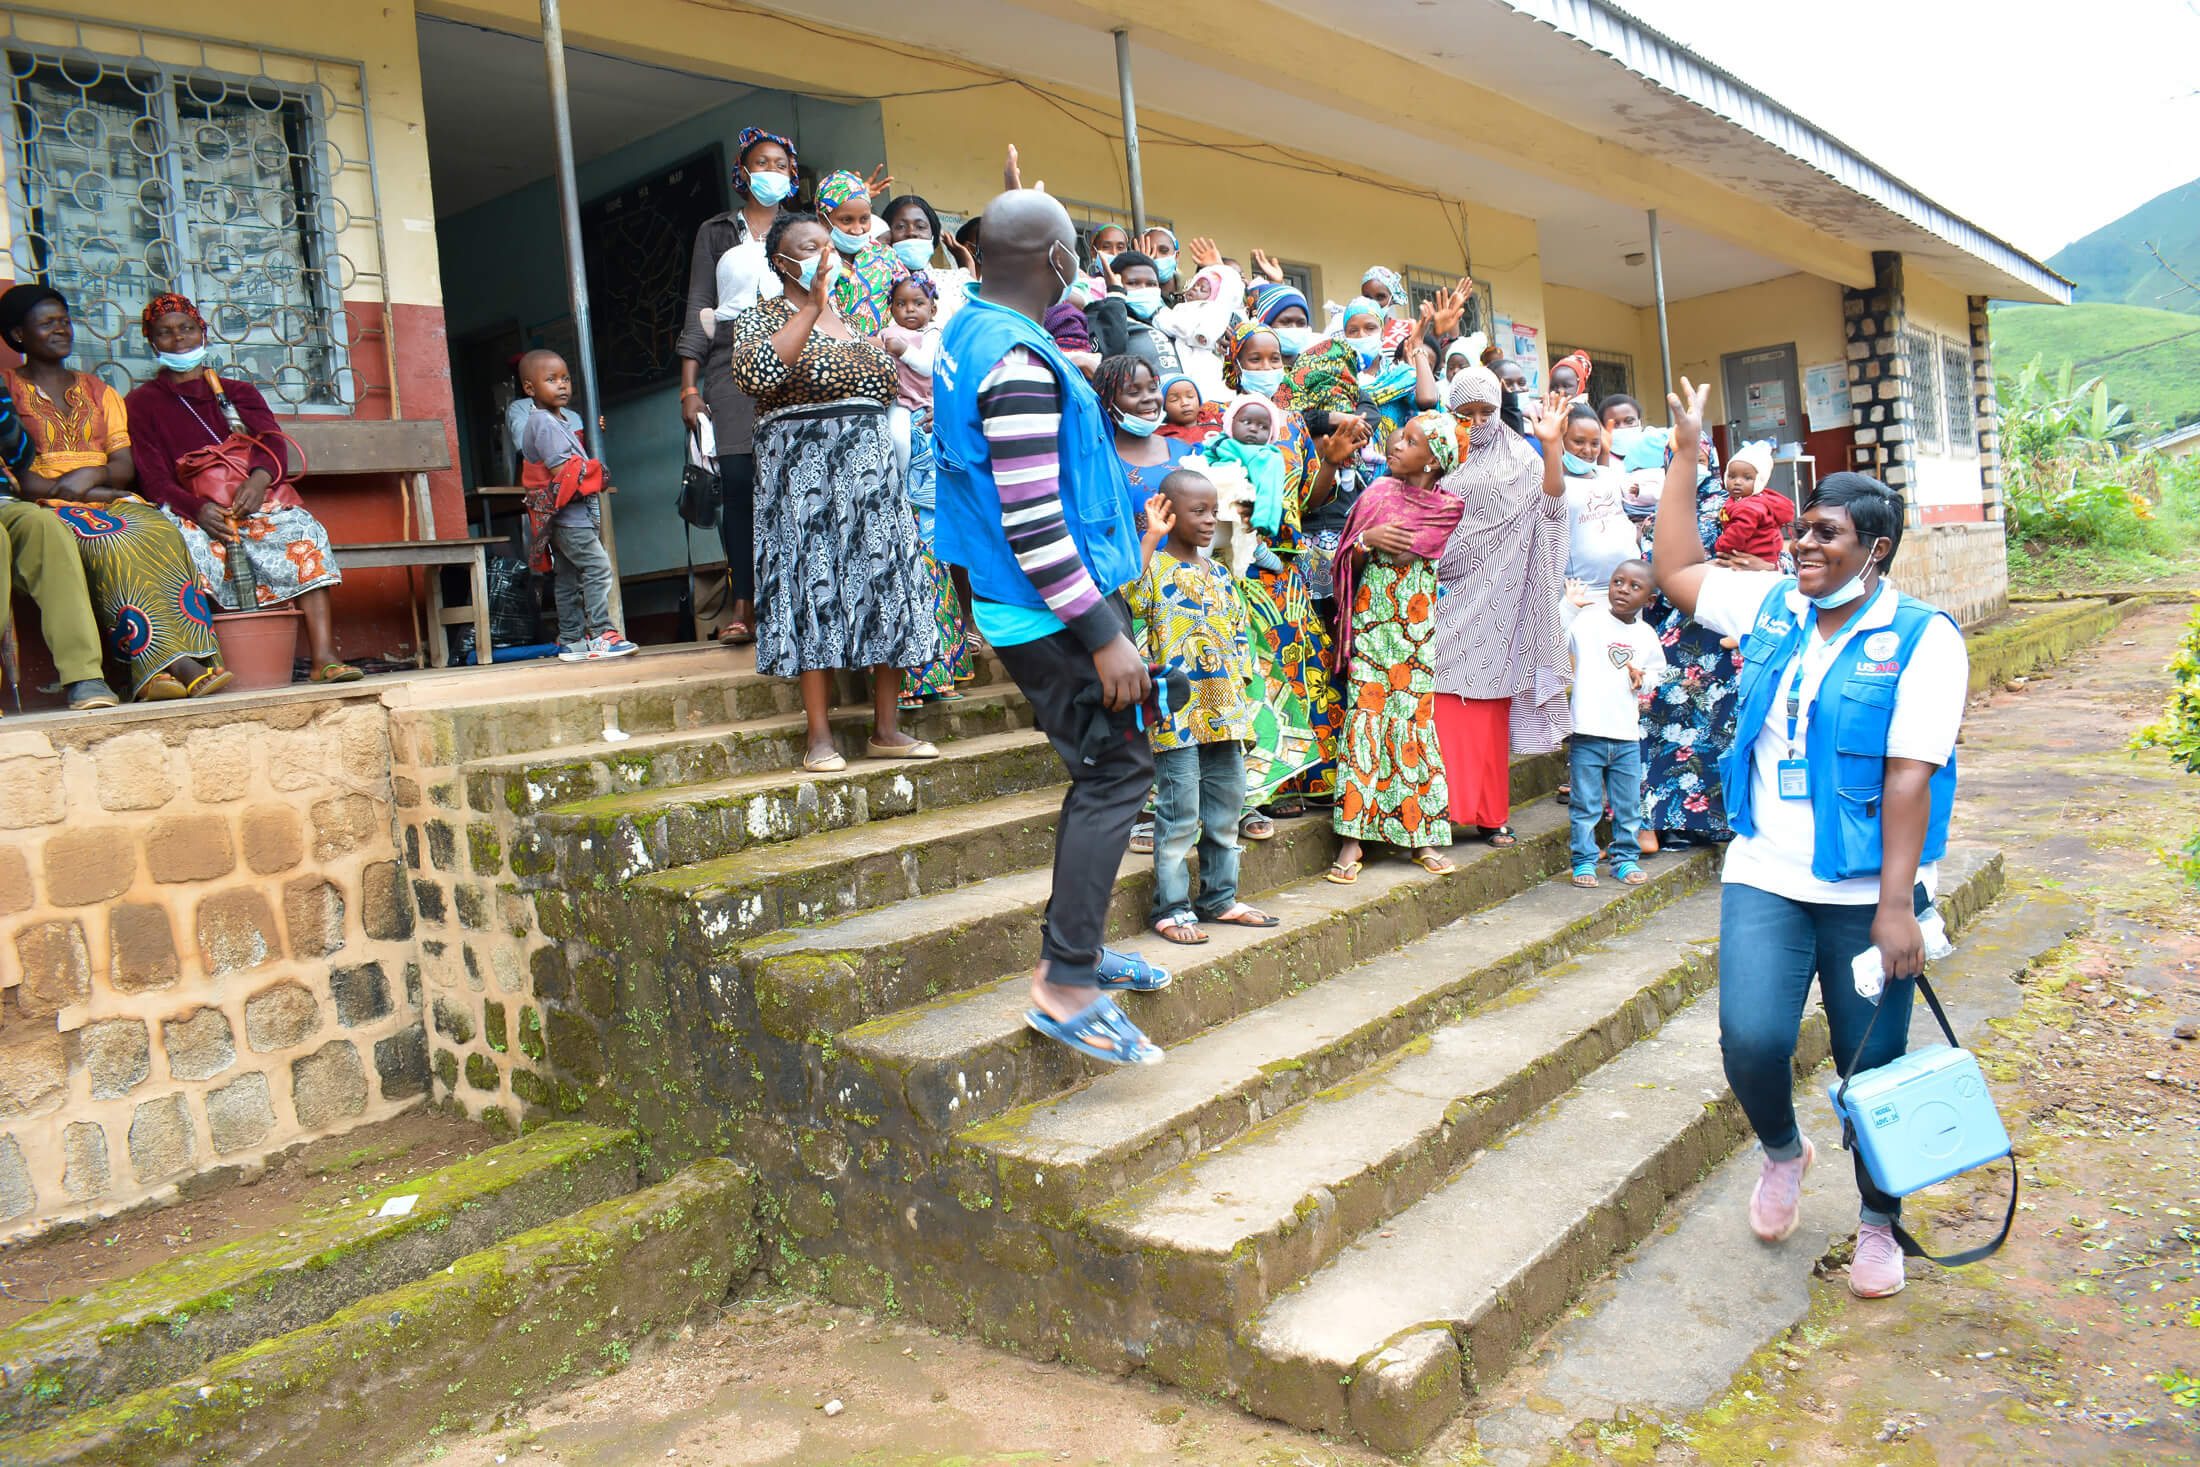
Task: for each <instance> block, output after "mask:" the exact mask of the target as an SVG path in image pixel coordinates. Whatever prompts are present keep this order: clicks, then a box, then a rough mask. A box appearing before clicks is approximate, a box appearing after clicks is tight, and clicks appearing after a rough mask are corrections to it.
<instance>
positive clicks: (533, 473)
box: [519, 349, 641, 662]
mask: <svg viewBox="0 0 2200 1467" xmlns="http://www.w3.org/2000/svg"><path fill="white" fill-rule="evenodd" d="M519 385H520V390H521V391H522V392H524V393H526V394H527V396H528V398H529V399H530V400H531V401H532V402H533V403H534V405H535V410H534V411H533V412H532V413H530V414H528V416H527V421H526V423H525V425H524V426H523V427H522V428H521V429H520V438H519V454H520V460H521V469H520V478H521V481H522V482H523V483H526V484H527V486H528V488H529V489H530V490H535V491H539V492H540V493H541V496H542V498H541V501H540V503H541V505H542V506H543V509H544V510H545V511H546V512H544V513H538V512H537V509H536V505H537V500H536V495H535V494H530V495H529V496H528V498H529V514H528V518H529V521H530V524H529V529H530V532H531V533H530V536H529V538H530V540H531V541H533V542H535V546H534V552H535V553H534V555H533V556H532V557H531V558H532V559H534V561H535V563H536V568H537V569H541V568H543V567H542V565H541V555H542V553H543V552H544V551H547V553H548V555H549V558H550V561H551V564H552V566H553V567H554V569H555V571H556V576H557V579H556V591H557V599H558V649H559V650H558V659H559V660H560V661H561V662H592V661H595V660H597V659H600V658H604V657H628V656H631V655H633V654H634V653H635V652H638V651H640V650H641V649H640V648H638V647H636V646H635V645H634V644H633V643H632V642H629V641H628V640H627V639H626V638H625V637H623V636H621V635H620V633H619V629H618V628H617V627H616V626H614V625H612V622H611V556H610V555H609V554H608V553H607V552H606V551H605V550H604V548H603V535H602V532H601V531H600V529H599V528H598V527H599V526H600V525H601V524H602V522H603V519H602V517H603V508H602V506H601V505H600V504H598V503H597V499H596V491H597V490H598V489H599V488H600V487H601V486H602V483H603V474H602V470H601V469H600V468H598V469H597V470H596V472H595V473H594V475H593V476H591V475H590V474H589V472H588V470H589V468H590V467H591V466H592V465H591V461H590V460H589V458H588V451H587V450H586V449H585V448H583V447H582V446H581V439H580V431H579V429H580V419H579V418H578V417H575V416H574V415H573V414H572V413H570V412H568V411H566V407H565V405H566V404H567V403H568V402H571V401H572V400H573V378H572V374H571V373H569V372H568V371H567V370H566V366H565V358H563V357H561V356H559V355H558V354H557V353H556V352H554V351H543V350H540V349H538V350H535V351H531V352H529V353H527V355H525V356H523V357H521V358H520V360H519ZM543 542H547V543H546V544H545V543H543Z"/></svg>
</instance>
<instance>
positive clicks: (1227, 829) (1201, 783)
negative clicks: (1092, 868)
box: [1150, 743, 1245, 922]
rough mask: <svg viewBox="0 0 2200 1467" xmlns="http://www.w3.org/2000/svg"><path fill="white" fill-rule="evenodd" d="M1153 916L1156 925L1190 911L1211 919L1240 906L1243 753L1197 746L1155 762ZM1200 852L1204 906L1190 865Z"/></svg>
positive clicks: (1230, 747) (1161, 754)
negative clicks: (1195, 849)
mask: <svg viewBox="0 0 2200 1467" xmlns="http://www.w3.org/2000/svg"><path fill="white" fill-rule="evenodd" d="M1153 787H1154V800H1153V818H1154V828H1153V913H1152V916H1151V918H1150V920H1152V921H1155V922H1159V921H1161V920H1162V919H1163V918H1165V917H1172V916H1175V915H1176V914H1177V913H1179V912H1181V911H1183V910H1184V909H1185V908H1187V907H1189V908H1190V909H1191V910H1192V911H1193V913H1194V914H1196V915H1197V916H1200V917H1202V918H1213V917H1217V916H1220V915H1221V914H1222V913H1224V912H1227V911H1229V910H1230V908H1232V907H1233V906H1236V905H1237V884H1238V856H1239V854H1240V851H1241V847H1240V846H1239V844H1238V820H1239V818H1240V817H1242V816H1243V815H1244V813H1245V748H1244V746H1243V745H1242V744H1236V743H1223V744H1198V745H1195V746H1194V747H1192V748H1188V749H1160V750H1156V751H1155V753H1154V756H1153ZM1195 841H1196V842H1197V843H1198V846H1199V899H1198V900H1197V901H1196V902H1195V901H1194V900H1193V899H1192V874H1191V871H1190V870H1189V869H1188V868H1187V867H1186V865H1185V858H1186V857H1188V856H1190V855H1191V853H1192V846H1193V843H1194V842H1195Z"/></svg>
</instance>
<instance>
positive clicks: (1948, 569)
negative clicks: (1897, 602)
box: [1890, 520, 2009, 627]
mask: <svg viewBox="0 0 2200 1467" xmlns="http://www.w3.org/2000/svg"><path fill="white" fill-rule="evenodd" d="M2002 531H2003V526H2002V523H2001V521H1999V520H1988V521H1985V522H1983V523H1979V522H1972V523H1968V524H1954V525H1912V526H1910V527H1909V528H1908V529H1907V530H1905V531H1903V532H1902V548H1901V550H1899V551H1898V552H1896V554H1895V558H1894V572H1893V575H1892V576H1891V578H1890V579H1892V580H1893V582H1894V584H1896V585H1897V586H1900V587H1901V588H1902V589H1903V590H1905V591H1907V592H1909V593H1910V594H1911V595H1912V596H1915V597H1917V598H1918V599H1919V600H1922V601H1930V602H1932V603H1933V605H1935V606H1938V607H1940V608H1941V609H1943V610H1945V611H1946V612H1947V613H1948V614H1949V615H1950V616H1952V617H1954V618H1955V619H1956V621H1957V622H1958V623H1960V624H1961V625H1963V626H1967V627H1968V626H1976V625H1977V624H1978V623H1980V622H1982V621H1986V620H1988V619H1990V618H1992V617H1996V616H1999V615H2001V614H2002V613H2003V612H2004V611H2007V610H2008V609H2009V552H2008V549H2007V547H2006V544H2005V542H2004V539H2003V534H2002Z"/></svg>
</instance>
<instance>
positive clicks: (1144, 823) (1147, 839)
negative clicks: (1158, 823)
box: [1131, 820, 1153, 856]
mask: <svg viewBox="0 0 2200 1467" xmlns="http://www.w3.org/2000/svg"><path fill="white" fill-rule="evenodd" d="M1131 854H1132V855H1134V856H1150V855H1152V854H1153V822H1152V821H1151V820H1141V821H1140V822H1139V823H1138V824H1136V825H1134V826H1132V827H1131Z"/></svg>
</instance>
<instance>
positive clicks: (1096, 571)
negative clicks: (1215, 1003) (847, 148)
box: [932, 148, 1169, 1064]
mask: <svg viewBox="0 0 2200 1467" xmlns="http://www.w3.org/2000/svg"><path fill="white" fill-rule="evenodd" d="M1019 182H1020V181H1019V179H1018V178H1017V175H1016V150H1015V149H1014V148H1011V149H1009V165H1008V185H1009V191H1008V192H1006V193H1004V194H1001V195H1000V196H999V197H997V198H995V199H994V200H993V202H992V203H990V204H988V205H987V206H986V209H985V213H984V215H983V217H982V218H981V220H980V221H979V225H978V262H979V271H980V275H981V279H980V282H979V283H978V284H976V285H973V286H971V287H970V296H969V300H968V302H967V303H966V304H965V305H964V307H963V308H962V309H961V310H959V311H957V312H956V313H955V315H954V317H953V319H951V320H950V321H949V322H948V324H947V330H946V332H945V334H944V335H943V337H942V338H941V341H940V351H939V358H938V365H937V367H936V368H935V371H934V375H933V378H932V433H933V444H934V455H935V458H936V460H937V463H938V473H939V502H938V509H937V515H938V526H939V556H940V559H941V560H943V561H945V562H947V563H949V564H951V565H959V566H962V567H963V568H964V569H965V570H967V571H968V572H969V575H970V590H971V595H972V608H971V609H972V614H973V616H974V617H975V619H976V621H977V623H978V629H979V630H980V631H981V632H983V633H984V634H985V638H986V640H987V641H988V642H989V643H991V644H992V647H993V650H994V652H995V654H996V655H998V656H999V657H1000V659H1001V663H1002V665H1003V666H1005V667H1006V668H1007V669H1008V672H1009V675H1010V676H1011V677H1013V678H1015V679H1016V684H1017V686H1018V687H1020V688H1021V689H1023V692H1024V696H1025V697H1027V698H1029V699H1030V700H1031V706H1032V709H1033V711H1034V712H1035V713H1036V714H1037V716H1038V722H1039V727H1040V728H1041V729H1042V730H1043V731H1045V733H1046V735H1047V737H1048V739H1049V740H1050V741H1051V742H1052V743H1053V745H1054V748H1055V751H1056V752H1057V753H1059V754H1060V755H1061V756H1062V762H1063V763H1064V764H1065V765H1067V766H1068V768H1069V777H1070V788H1069V794H1068V795H1067V796H1066V797H1065V798H1064V799H1063V801H1062V814H1061V818H1060V820H1059V822H1058V823H1057V824H1056V826H1055V832H1054V884H1053V889H1052V892H1051V894H1050V896H1049V898H1048V901H1047V912H1046V923H1045V928H1044V932H1043V935H1042V938H1041V946H1040V962H1039V965H1038V968H1037V970H1036V971H1035V972H1034V973H1033V974H1032V979H1031V1000H1032V1005H1033V1007H1032V1008H1031V1010H1030V1011H1029V1012H1028V1013H1027V1014H1026V1015H1025V1020H1026V1022H1028V1023H1029V1024H1030V1025H1031V1027H1032V1028H1034V1029H1036V1030H1038V1031H1039V1032H1040V1033H1042V1034H1045V1035H1046V1036H1048V1037H1049V1038H1051V1039H1055V1040H1059V1041H1060V1042H1061V1043H1063V1044H1066V1045H1068V1046H1069V1047H1070V1048H1072V1049H1074V1050H1076V1051H1078V1052H1079V1053H1080V1054H1084V1055H1087V1056H1089V1057H1090V1058H1093V1059H1097V1060H1102V1061H1105V1062H1107V1063H1110V1064H1152V1063H1154V1062H1156V1061H1158V1060H1159V1059H1160V1058H1161V1051H1160V1049H1159V1048H1157V1047H1156V1046H1155V1045H1154V1044H1153V1043H1151V1042H1150V1041H1149V1040H1148V1039H1147V1038H1146V1036H1145V1035H1144V1034H1142V1033H1140V1032H1139V1030H1138V1028H1137V1026H1136V1025H1134V1024H1132V1023H1131V1021H1130V1020H1129V1019H1128V1018H1127V1017H1125V1016H1124V1014H1123V1012H1122V1010H1121V1009H1119V1008H1117V1007H1116V1005H1115V1002H1114V1000H1113V999H1112V998H1110V997H1109V995H1108V993H1107V992H1105V991H1103V990H1131V991H1135V992H1152V991H1154V990H1157V989H1160V988H1165V987H1167V986H1168V982H1169V975H1168V973H1167V971H1166V970H1164V969H1161V968H1156V967H1154V966H1153V965H1152V964H1150V963H1148V962H1146V961H1145V960H1144V959H1143V958H1138V957H1134V956H1131V955H1128V954H1123V953H1113V952H1109V951H1108V950H1107V949H1106V948H1105V947H1103V946H1102V945H1101V944H1102V939H1103V938H1104V937H1105V936H1106V935H1107V918H1108V904H1109V900H1110V898H1111V897H1112V895H1113V893H1114V890H1115V878H1116V873H1117V870H1118V868H1120V867H1121V865H1122V864H1123V855H1124V852H1125V850H1127V849H1128V847H1129V845H1130V834H1131V823H1132V821H1133V820H1135V819H1136V818H1137V815H1138V809H1139V806H1140V805H1141V804H1142V803H1143V802H1144V800H1145V798H1146V792H1147V790H1148V789H1149V788H1151V787H1152V784H1153V750H1152V746H1151V745H1150V743H1149V742H1148V740H1147V737H1146V735H1145V732H1144V730H1143V726H1142V724H1141V722H1140V721H1139V715H1138V710H1139V706H1140V704H1141V703H1143V702H1144V700H1145V699H1146V698H1147V696H1148V694H1149V693H1150V692H1151V690H1152V682H1151V678H1150V675H1149V673H1148V670H1147V667H1146V661H1145V658H1144V657H1142V656H1141V655H1140V654H1139V651H1138V649H1137V647H1136V646H1134V645H1133V644H1132V642H1131V640H1130V635H1129V633H1130V614H1129V612H1128V610H1127V609H1126V608H1125V607H1124V604H1123V600H1122V597H1121V596H1120V595H1119V594H1118V593H1119V591H1120V590H1121V588H1122V587H1123V586H1124V585H1126V584H1127V583H1128V582H1129V581H1130V580H1131V579H1132V578H1133V577H1135V576H1136V575H1137V574H1138V571H1139V566H1140V562H1141V559H1142V547H1141V546H1140V543H1139V530H1138V523H1137V511H1136V508H1135V505H1134V502H1133V500H1132V496H1131V489H1130V481H1129V479H1128V478H1127V477H1126V476H1125V474H1124V472H1123V467H1122V462H1121V460H1119V459H1118V458H1117V457H1116V455H1115V447H1114V434H1113V429H1112V427H1111V425H1110V423H1109V421H1108V418H1107V415H1106V414H1105V413H1103V412H1102V411H1101V408H1100V400H1099V398H1098V397H1097V396H1095V395H1094V393H1093V391H1092V389H1091V387H1089V386H1088V385H1086V382H1085V379H1084V375H1083V373H1081V372H1080V371H1078V369H1077V368H1076V367H1074V366H1073V365H1071V364H1070V362H1069V361H1068V359H1067V358H1065V357H1063V355H1062V354H1061V352H1060V351H1058V350H1057V349H1056V348H1055V345H1054V341H1053V338H1052V337H1050V336H1049V335H1048V334H1047V333H1046V331H1045V330H1044V329H1043V328H1042V327H1041V325H1040V324H1039V323H1040V318H1041V317H1043V316H1044V315H1045V314H1046V312H1047V311H1048V310H1050V309H1052V308H1053V307H1054V306H1055V305H1056V304H1057V303H1058V302H1060V301H1062V300H1065V299H1067V298H1068V295H1069V291H1070V287H1071V286H1073V285H1074V284H1076V283H1077V276H1078V267H1077V243H1076V240H1077V236H1076V233H1075V231H1074V229H1073V228H1072V227H1071V225H1070V219H1069V215H1068V213H1066V212H1065V211H1064V210H1063V208H1062V206H1061V205H1060V204H1059V203H1057V202H1056V201H1055V200H1054V199H1053V198H1052V197H1050V196H1049V195H1048V194H1047V193H1046V192H1045V189H1044V186H1041V187H1040V188H1036V189H1025V188H1021V187H1019V186H1018V185H1019Z"/></svg>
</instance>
